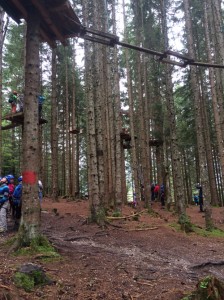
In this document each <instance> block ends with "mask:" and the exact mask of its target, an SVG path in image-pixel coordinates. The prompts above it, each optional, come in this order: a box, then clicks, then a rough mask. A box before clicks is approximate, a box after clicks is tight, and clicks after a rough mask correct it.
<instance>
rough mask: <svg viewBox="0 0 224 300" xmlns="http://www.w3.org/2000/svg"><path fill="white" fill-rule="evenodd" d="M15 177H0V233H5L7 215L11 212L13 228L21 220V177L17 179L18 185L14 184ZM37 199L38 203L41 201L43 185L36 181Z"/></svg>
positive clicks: (16, 226)
mask: <svg viewBox="0 0 224 300" xmlns="http://www.w3.org/2000/svg"><path fill="white" fill-rule="evenodd" d="M14 180H15V177H14V176H13V175H11V174H10V175H7V176H4V177H0V233H4V232H6V231H7V215H8V213H9V212H11V215H12V218H13V220H14V221H15V228H18V225H19V222H20V218H21V208H22V190H23V185H22V181H23V177H22V176H19V177H18V185H16V186H15V184H14ZM38 197H39V200H40V202H41V201H42V199H43V184H42V182H41V181H40V180H38Z"/></svg>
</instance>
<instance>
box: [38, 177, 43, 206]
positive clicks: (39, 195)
mask: <svg viewBox="0 0 224 300" xmlns="http://www.w3.org/2000/svg"><path fill="white" fill-rule="evenodd" d="M38 197H39V200H40V203H42V200H43V184H42V182H41V180H38Z"/></svg>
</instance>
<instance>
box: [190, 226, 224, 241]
mask: <svg viewBox="0 0 224 300" xmlns="http://www.w3.org/2000/svg"><path fill="white" fill-rule="evenodd" d="M193 230H194V232H195V233H196V234H198V235H200V236H204V237H219V238H224V231H223V230H221V229H218V228H214V229H213V230H211V231H210V230H206V229H203V228H200V227H198V226H196V225H193Z"/></svg>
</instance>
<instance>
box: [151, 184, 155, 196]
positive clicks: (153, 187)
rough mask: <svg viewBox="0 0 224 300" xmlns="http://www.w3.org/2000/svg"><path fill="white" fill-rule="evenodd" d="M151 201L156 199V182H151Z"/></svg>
mask: <svg viewBox="0 0 224 300" xmlns="http://www.w3.org/2000/svg"><path fill="white" fill-rule="evenodd" d="M151 201H155V184H154V182H153V183H152V184H151Z"/></svg>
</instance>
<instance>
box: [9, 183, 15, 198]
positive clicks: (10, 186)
mask: <svg viewBox="0 0 224 300" xmlns="http://www.w3.org/2000/svg"><path fill="white" fill-rule="evenodd" d="M8 187H9V196H12V194H13V192H14V190H15V185H14V184H13V183H9V184H8Z"/></svg>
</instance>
